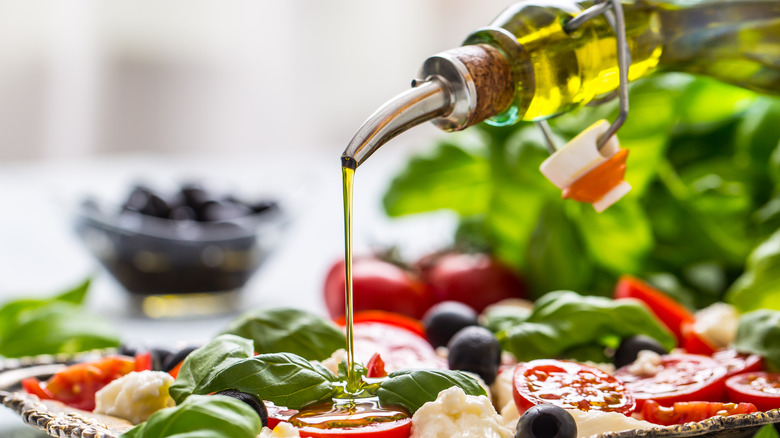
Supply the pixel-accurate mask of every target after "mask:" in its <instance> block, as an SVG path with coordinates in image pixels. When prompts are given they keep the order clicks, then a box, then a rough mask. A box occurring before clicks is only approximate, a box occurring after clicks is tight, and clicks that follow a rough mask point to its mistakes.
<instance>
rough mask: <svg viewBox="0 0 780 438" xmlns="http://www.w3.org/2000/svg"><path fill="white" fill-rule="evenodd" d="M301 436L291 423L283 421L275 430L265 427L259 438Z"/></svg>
mask: <svg viewBox="0 0 780 438" xmlns="http://www.w3.org/2000/svg"><path fill="white" fill-rule="evenodd" d="M300 436H301V434H300V433H298V429H296V428H295V427H294V426H293V425H291V424H290V423H286V422H284V421H282V422H281V423H279V424H278V425H276V427H274V430H271V429H269V428H267V427H264V428H263V430H262V431H260V435H258V436H257V438H300Z"/></svg>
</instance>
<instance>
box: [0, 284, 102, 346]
mask: <svg viewBox="0 0 780 438" xmlns="http://www.w3.org/2000/svg"><path fill="white" fill-rule="evenodd" d="M90 284H91V279H89V278H87V279H86V280H84V281H82V282H81V283H80V284H78V285H77V286H75V287H74V288H72V289H70V290H67V291H64V292H61V293H60V294H58V295H55V296H53V297H51V298H32V299H29V298H24V299H18V300H12V301H8V302H6V303H5V304H3V306H2V307H0V337H2V336H3V335H4V334H5V332H7V331H8V330H10V329H11V328H12V327H14V326H16V325H18V324H19V322H20V320H21V319H29V317H28V318H25V317H24V313H25V312H28V311H31V310H35V309H39V308H41V307H44V306H46V305H49V304H52V303H56V302H66V303H71V304H75V305H80V304H82V303H83V302H84V299H85V298H86V295H87V291H88V290H89V286H90Z"/></svg>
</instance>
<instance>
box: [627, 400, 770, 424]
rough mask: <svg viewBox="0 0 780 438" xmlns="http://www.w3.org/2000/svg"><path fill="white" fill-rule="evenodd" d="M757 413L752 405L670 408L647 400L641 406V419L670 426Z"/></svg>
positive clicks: (690, 404)
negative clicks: (718, 417)
mask: <svg viewBox="0 0 780 438" xmlns="http://www.w3.org/2000/svg"><path fill="white" fill-rule="evenodd" d="M757 411H758V409H756V407H755V405H753V404H752V403H721V402H677V403H674V404H673V405H672V406H661V405H660V404H658V403H657V402H656V401H654V400H648V401H646V402H645V404H644V405H643V406H642V419H643V420H645V421H649V422H651V423H655V424H661V425H664V426H670V425H672V424H685V423H690V422H691V421H702V420H706V419H707V418H711V417H715V416H722V417H727V416H730V415H737V414H750V413H752V412H757Z"/></svg>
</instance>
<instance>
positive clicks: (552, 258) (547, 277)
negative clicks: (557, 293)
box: [523, 200, 594, 298]
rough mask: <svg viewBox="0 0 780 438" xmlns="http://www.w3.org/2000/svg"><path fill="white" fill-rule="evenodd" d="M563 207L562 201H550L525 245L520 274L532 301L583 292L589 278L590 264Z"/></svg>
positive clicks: (591, 263) (588, 282)
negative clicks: (549, 294)
mask: <svg viewBox="0 0 780 438" xmlns="http://www.w3.org/2000/svg"><path fill="white" fill-rule="evenodd" d="M564 207H565V205H564V203H563V202H562V201H561V200H554V201H549V202H548V203H547V205H545V207H544V209H543V210H542V212H541V214H540V215H539V220H538V223H537V225H536V228H535V229H534V231H533V233H532V234H531V236H530V239H529V241H528V247H527V248H526V255H525V260H526V264H525V269H524V271H523V272H524V275H525V277H526V279H527V280H528V282H529V284H530V285H531V292H532V294H533V297H534V298H538V297H540V296H542V295H544V294H545V293H547V292H550V291H554V290H559V289H570V290H586V289H587V286H588V285H589V284H590V281H591V278H592V274H593V270H594V266H593V260H592V259H590V258H589V257H587V256H585V254H586V250H585V248H584V245H583V243H582V240H581V237H580V235H579V233H578V232H577V227H576V226H575V224H573V223H572V222H571V220H570V219H569V217H568V216H567V215H566V212H565V208H564Z"/></svg>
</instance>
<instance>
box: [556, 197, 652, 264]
mask: <svg viewBox="0 0 780 438" xmlns="http://www.w3.org/2000/svg"><path fill="white" fill-rule="evenodd" d="M570 206H571V207H572V208H571V209H570V211H572V210H573V212H574V213H573V214H574V215H576V217H575V220H573V221H572V222H573V223H574V224H575V225H576V226H577V228H578V229H579V234H580V235H581V236H582V241H583V243H584V246H585V248H586V249H587V251H588V254H589V255H590V257H591V258H592V259H593V260H594V261H595V262H596V263H598V264H599V265H601V266H603V267H604V268H606V269H608V270H610V271H611V272H614V273H615V274H617V275H619V274H632V273H636V272H639V271H640V269H641V268H642V266H643V265H644V261H645V258H646V256H647V255H648V254H649V252H650V249H651V248H652V245H653V234H652V228H651V225H650V222H649V220H648V219H647V217H646V216H645V212H644V210H643V209H642V207H641V206H640V205H639V204H638V203H637V201H636V198H634V197H632V196H628V197H627V198H626V199H622V200H621V201H620V202H618V203H617V204H615V205H613V206H612V207H610V208H608V209H607V210H605V211H604V212H602V213H596V211H595V210H594V209H593V207H591V206H590V205H585V204H570ZM615 254H620V256H619V257H615Z"/></svg>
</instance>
